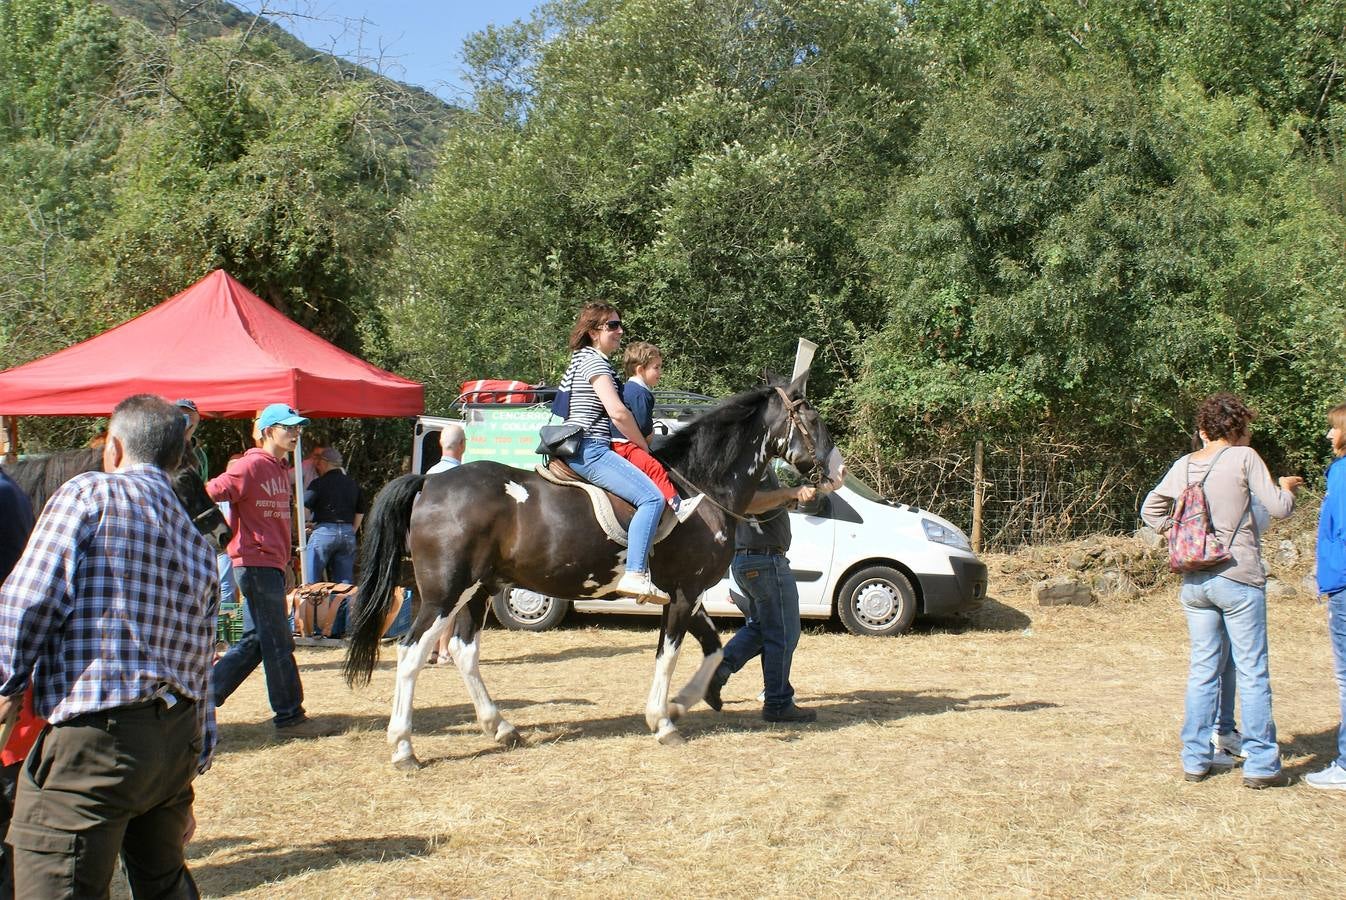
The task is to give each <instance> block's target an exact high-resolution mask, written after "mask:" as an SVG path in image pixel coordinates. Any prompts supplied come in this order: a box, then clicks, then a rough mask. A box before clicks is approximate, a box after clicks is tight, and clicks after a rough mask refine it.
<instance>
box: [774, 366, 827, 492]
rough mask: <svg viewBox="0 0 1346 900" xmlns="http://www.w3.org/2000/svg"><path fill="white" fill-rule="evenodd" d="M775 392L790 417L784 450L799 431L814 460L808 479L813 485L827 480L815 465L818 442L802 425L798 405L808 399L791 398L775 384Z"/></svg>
mask: <svg viewBox="0 0 1346 900" xmlns="http://www.w3.org/2000/svg"><path fill="white" fill-rule="evenodd" d="M776 393H777V394H780V399H781V403H782V404H784V406H785V415H786V416H787V417H788V418H789V419H790V430H789V431H787V432H786V433H785V451H786V452H787V453H788V452H789V450H790V442H791V441H792V440H793V439H794V434H795V431H796V430H797V431H798V432H799V437H800V439H801V440H802V441H803V442H804V449H805V450H807V451H808V454H809V458H810V459H812V460H813V461H814V464H815V465H814V467H813V473H812V474H811V475H810V476H809V480H810V481H812V482H813V484H814V486H815V487H816V486H818V485H821V484H823V483H824V482H825V481H827V478H826V473H824V472H823V471H822V470H821V469H820V468H819V467H818V465H817V462H818V442H817V441H815V440H814V439H813V433H812V432H810V431H809V430H808V428H806V427H805V426H804V420H803V415H802V414H801V413H800V412H799V410H800V407H802V406H805V405H806V404H807V402H808V401H806V400H805V399H804V398H803V397H800V398H799V399H797V400H791V399H790V395H789V394H787V393H785V391H784V389H782V388H781V387H780V386H776Z"/></svg>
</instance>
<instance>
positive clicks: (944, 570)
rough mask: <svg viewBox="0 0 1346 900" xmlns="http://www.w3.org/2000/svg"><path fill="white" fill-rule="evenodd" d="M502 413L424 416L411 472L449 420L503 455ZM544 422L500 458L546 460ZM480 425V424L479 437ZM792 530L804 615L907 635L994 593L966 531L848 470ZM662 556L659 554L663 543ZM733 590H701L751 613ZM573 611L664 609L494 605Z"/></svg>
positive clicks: (524, 620) (786, 472)
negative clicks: (922, 620)
mask: <svg viewBox="0 0 1346 900" xmlns="http://www.w3.org/2000/svg"><path fill="white" fill-rule="evenodd" d="M704 399H707V400H708V399H709V398H704ZM656 403H658V398H656ZM497 409H498V407H497ZM658 411H673V412H675V413H676V414H677V415H678V417H679V418H685V417H686V416H687V415H690V414H691V409H690V408H679V407H674V408H673V409H672V410H669V409H668V407H662V409H661V410H658ZM493 414H494V412H493V411H490V410H483V409H482V408H476V409H474V408H465V410H464V417H463V418H461V419H460V418H457V417H453V418H445V417H437V416H421V417H420V418H418V419H417V420H416V438H415V446H414V447H413V450H412V471H415V472H424V471H425V470H426V469H428V468H430V466H432V465H434V463H435V462H436V461H437V460H438V459H439V432H440V429H441V428H443V426H444V424H445V423H446V422H458V423H459V424H462V425H463V426H464V429H465V431H466V432H467V434H468V452H467V453H466V454H465V455H464V461H469V462H470V461H471V460H472V459H473V458H477V459H481V458H484V457H486V456H489V457H490V458H499V450H498V448H500V447H502V446H504V445H506V444H507V443H508V442H507V441H506V440H505V439H503V438H502V437H501V435H500V433H499V431H498V430H496V429H495V426H494V425H487V424H486V420H488V419H489V418H490V417H491V416H492V415H493ZM522 418H526V417H524V416H521V415H519V413H517V412H516V413H515V414H514V415H513V416H511V417H508V420H518V419H522ZM543 420H544V421H545V415H544V416H543ZM537 423H538V420H537V419H536V418H531V419H530V420H529V422H528V428H527V429H520V430H519V431H520V434H519V440H518V442H517V448H525V449H522V451H521V450H520V449H517V448H516V449H515V450H514V451H512V452H513V455H514V457H517V458H501V459H500V461H501V462H511V463H513V464H517V465H528V466H531V465H532V464H533V463H534V462H538V461H540V459H541V457H537V456H531V459H530V458H529V456H530V453H531V447H532V446H533V445H535V444H536V442H537ZM474 427H475V428H476V429H478V431H477V434H475V435H474V433H473V432H474ZM505 427H506V428H507V429H508V428H515V427H516V426H515V425H514V424H507V425H506V426H505ZM656 427H657V428H662V429H665V430H672V429H676V428H677V427H679V426H678V421H677V419H676V418H674V419H670V418H665V419H662V420H660V422H659V423H658V424H657V425H656ZM474 438H476V440H474ZM474 447H475V448H476V449H477V452H476V453H475V454H474V452H473V448H474ZM506 452H507V453H508V452H510V451H506ZM778 464H779V465H781V466H783V467H784V468H783V469H782V470H781V471H780V474H781V476H782V481H787V482H788V480H789V477H790V475H791V474H793V470H792V469H789V467H788V466H784V464H783V463H779V461H778ZM795 477H796V478H797V477H798V476H795ZM790 529H791V532H792V537H793V540H792V542H791V545H790V550H789V554H788V556H789V560H790V569H791V571H792V572H793V573H794V576H795V581H796V583H797V584H798V586H799V612H800V615H802V616H803V617H805V618H815V619H828V618H831V617H832V616H833V615H835V616H836V617H837V618H838V619H839V620H840V621H841V624H842V625H843V626H845V628H846V629H847V630H848V631H850V632H851V633H852V634H866V635H890V634H901V633H902V632H904V631H906V630H908V629H909V628H911V625H912V622H913V621H914V620H915V618H916V616H917V615H923V616H954V615H959V614H962V613H965V612H967V611H969V610H970V609H971V608H972V607H973V606H975V605H976V604H977V603H979V602H981V600H982V599H983V598H984V597H985V596H986V583H987V575H986V566H985V564H984V563H982V562H981V561H980V560H979V559H977V555H976V554H975V553H973V552H972V548H971V546H970V544H969V543H968V540H967V537H966V536H965V535H964V534H963V532H962V531H960V530H959V529H958V528H957V527H956V526H954V525H953V524H952V523H950V522H948V521H946V520H945V519H942V518H940V517H939V516H937V515H935V514H934V513H930V512H925V511H923V510H920V509H916V508H914V507H911V506H906V505H903V504H900V503H893V502H890V501H888V500H885V499H883V498H882V497H880V496H879V495H878V494H877V493H875V492H874V490H873V489H872V488H870V487H869V486H868V485H866V484H865V483H864V482H863V481H861V480H860V479H858V478H856V477H855V476H853V475H848V476H847V477H846V483H845V484H844V485H843V486H842V487H841V488H839V489H838V490H836V491H835V492H833V493H830V494H825V495H822V496H820V497H818V498H817V499H816V500H815V501H813V502H812V503H810V504H808V507H807V508H803V509H799V510H794V511H791V513H790ZM653 552H654V553H655V554H656V555H657V554H658V552H659V548H658V546H657V545H656V546H655V548H654V551H653ZM734 594H735V589H734V585H733V582H732V579H731V577H730V576H729V574H728V573H726V575H725V578H724V579H723V580H721V581H720V582H719V583H718V584H716V585H714V586H713V587H711V588H710V589H709V590H708V591H706V593H705V594H703V595H702V601H703V603H704V604H705V607H706V611H707V612H709V613H710V614H711V615H713V616H742V613H741V612H740V611H739V608H738V606H736V605H735V603H734V599H733V596H734ZM571 607H574V608H575V609H578V610H581V611H583V612H611V613H630V614H633V615H657V614H658V612H659V607H657V606H650V605H642V604H637V603H636V602H635V601H634V600H572V599H566V598H556V597H548V596H546V595H544V594H538V593H536V592H534V591H527V590H523V589H521V588H506V589H504V590H501V591H500V592H499V593H498V594H497V595H496V597H495V598H494V599H493V600H492V602H491V608H492V610H493V611H494V613H495V616H496V618H497V619H498V620H499V621H500V623H501V624H502V625H504V626H505V627H506V628H514V629H522V630H527V631H545V630H546V629H548V628H552V627H554V626H555V625H557V624H558V623H559V622H560V621H561V620H562V619H563V618H565V616H566V613H567V612H569V610H570V608H571Z"/></svg>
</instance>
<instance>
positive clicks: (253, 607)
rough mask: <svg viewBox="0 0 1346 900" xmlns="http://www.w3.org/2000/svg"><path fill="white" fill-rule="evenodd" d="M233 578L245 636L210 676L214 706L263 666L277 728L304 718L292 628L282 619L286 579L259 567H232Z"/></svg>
mask: <svg viewBox="0 0 1346 900" xmlns="http://www.w3.org/2000/svg"><path fill="white" fill-rule="evenodd" d="M234 577H235V578H236V579H237V580H238V586H239V589H240V590H242V591H243V596H244V597H247V598H248V615H247V616H245V617H244V620H243V621H244V623H245V630H244V632H243V637H242V639H241V640H239V642H238V643H237V644H234V646H232V647H230V648H229V652H228V653H226V654H224V656H222V657H220V660H219V662H217V663H215V668H213V669H211V672H210V689H211V691H213V692H214V695H215V705H216V706H217V707H220V706H223V705H224V701H226V700H228V699H229V695H230V694H232V693H233V692H234V691H236V690H238V686H239V685H240V684H242V683H243V681H244V679H246V678H247V677H248V676H249V675H251V674H252V673H253V671H254V670H255V669H256V668H257V665H258V663H260V664H261V666H262V672H263V673H264V674H265V675H266V695H267V699H269V700H270V701H271V710H272V712H274V713H275V714H276V715H275V719H274V722H275V724H276V725H277V726H279V727H284V726H286V725H293V724H294V723H295V722H299V721H301V720H303V718H304V686H303V684H302V683H301V682H300V681H299V666H298V664H297V663H296V662H295V661H294V634H293V626H292V625H291V623H290V619H289V617H288V616H287V615H286V613H285V573H284V572H282V571H281V570H280V569H272V568H267V567H262V566H235V567H234Z"/></svg>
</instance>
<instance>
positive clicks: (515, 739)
mask: <svg viewBox="0 0 1346 900" xmlns="http://www.w3.org/2000/svg"><path fill="white" fill-rule="evenodd" d="M495 741H496V743H497V744H499V745H500V746H502V747H527V746H528V741H527V740H525V739H524V736H523V735H521V734H519V730H518V729H517V728H515V727H514V726H512V725H511V726H510V728H509V730H508V731H502V732H500V733H499V734H497V735H496V736H495Z"/></svg>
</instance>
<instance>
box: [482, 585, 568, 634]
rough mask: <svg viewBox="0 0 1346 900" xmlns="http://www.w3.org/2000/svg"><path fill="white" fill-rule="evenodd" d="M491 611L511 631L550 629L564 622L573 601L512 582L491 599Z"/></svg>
mask: <svg viewBox="0 0 1346 900" xmlns="http://www.w3.org/2000/svg"><path fill="white" fill-rule="evenodd" d="M491 611H492V612H493V613H495V618H496V621H497V622H499V623H500V624H501V625H504V626H505V627H506V628H508V629H510V630H511V631H547V630H549V629H551V628H555V627H556V626H557V625H559V624H561V620H562V619H564V618H565V617H566V613H567V612H569V611H570V604H569V603H568V602H567V601H565V600H558V599H557V598H555V597H548V596H547V595H546V594H539V593H538V592H537V591H529V590H525V589H524V588H518V587H515V586H514V585H512V584H508V585H505V587H504V588H502V589H501V590H499V591H497V592H496V594H495V596H494V597H492V598H491Z"/></svg>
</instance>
